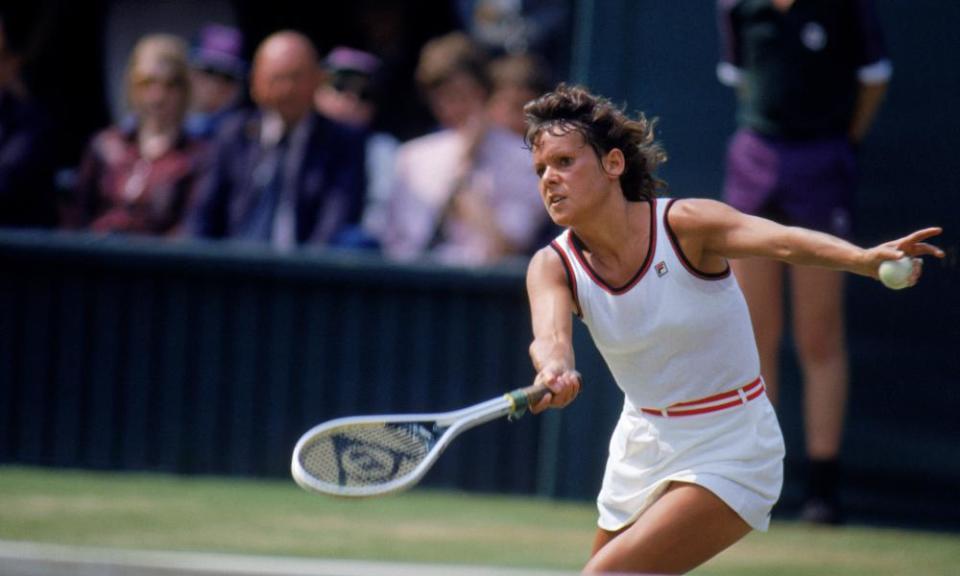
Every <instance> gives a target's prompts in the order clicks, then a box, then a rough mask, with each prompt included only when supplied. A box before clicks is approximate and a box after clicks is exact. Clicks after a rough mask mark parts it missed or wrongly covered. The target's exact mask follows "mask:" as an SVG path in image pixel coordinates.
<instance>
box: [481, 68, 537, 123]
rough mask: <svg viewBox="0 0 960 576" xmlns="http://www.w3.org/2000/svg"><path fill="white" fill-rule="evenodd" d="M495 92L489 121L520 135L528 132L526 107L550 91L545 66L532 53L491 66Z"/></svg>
mask: <svg viewBox="0 0 960 576" xmlns="http://www.w3.org/2000/svg"><path fill="white" fill-rule="evenodd" d="M490 79H491V81H492V83H493V92H492V93H491V94H490V101H489V102H488V104H487V110H488V114H489V115H490V120H491V121H492V122H493V123H494V124H496V125H497V126H500V127H501V128H506V129H507V130H510V131H511V132H514V133H515V134H517V135H519V136H523V135H524V134H526V131H527V121H526V117H525V116H524V114H523V105H524V104H526V103H527V102H529V101H530V100H533V99H534V98H536V97H537V96H540V95H541V94H543V93H544V92H546V91H547V90H548V89H549V88H550V80H549V73H548V72H547V69H546V63H545V62H543V60H541V59H540V58H538V57H536V56H534V55H532V54H510V55H507V56H501V57H499V58H497V59H495V60H494V61H493V62H491V63H490Z"/></svg>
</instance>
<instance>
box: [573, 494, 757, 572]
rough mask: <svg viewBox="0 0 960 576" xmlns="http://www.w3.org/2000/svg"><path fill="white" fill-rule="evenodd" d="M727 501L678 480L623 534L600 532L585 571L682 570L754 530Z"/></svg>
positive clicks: (623, 531) (711, 556) (695, 564)
mask: <svg viewBox="0 0 960 576" xmlns="http://www.w3.org/2000/svg"><path fill="white" fill-rule="evenodd" d="M750 530H751V528H750V526H749V525H748V524H747V523H746V522H744V520H743V519H742V518H740V516H739V515H738V514H737V513H736V512H734V511H733V509H732V508H730V507H729V506H727V505H726V504H725V503H724V502H723V500H721V499H720V498H719V497H717V496H716V495H715V494H713V493H712V492H710V491H709V490H707V489H706V488H704V487H702V486H697V485H695V484H686V483H681V482H675V483H673V484H671V485H670V487H669V488H668V489H667V491H666V492H665V493H664V494H663V496H661V497H660V498H659V499H658V500H657V501H656V502H655V503H654V504H653V506H651V507H650V508H649V509H648V510H646V511H645V512H644V513H643V514H642V515H641V516H640V518H638V519H637V521H636V522H634V523H633V524H632V525H631V526H629V527H628V528H626V529H624V530H622V531H621V532H620V533H612V532H606V531H603V530H600V531H598V534H597V538H596V540H595V543H594V553H593V556H592V557H591V559H590V561H589V562H588V563H587V565H586V567H585V568H584V573H585V574H600V573H647V574H682V573H684V572H687V571H690V570H692V569H694V568H696V567H697V566H699V565H701V564H703V563H704V562H706V561H707V560H709V559H710V558H713V557H714V556H716V555H717V554H719V553H720V552H722V551H723V550H724V549H726V548H728V547H729V546H731V545H732V544H734V543H735V542H737V541H738V540H740V539H741V538H743V537H744V536H746V535H747V534H748V533H749V532H750Z"/></svg>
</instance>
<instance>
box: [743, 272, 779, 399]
mask: <svg viewBox="0 0 960 576" xmlns="http://www.w3.org/2000/svg"><path fill="white" fill-rule="evenodd" d="M731 265H732V267H733V273H734V274H735V275H736V277H737V283H739V284H740V289H741V290H743V295H744V297H745V298H746V299H747V306H748V307H749V308H750V319H751V320H752V322H753V333H754V336H755V337H756V341H757V351H758V352H759V353H760V373H761V374H762V375H763V380H764V383H765V384H766V388H767V396H768V397H769V398H770V401H771V402H772V403H774V404H776V403H777V392H778V390H779V384H780V341H781V339H782V338H783V316H784V314H783V276H784V265H783V263H781V262H776V261H774V260H763V259H754V258H749V259H745V260H734V261H733V262H732V263H731Z"/></svg>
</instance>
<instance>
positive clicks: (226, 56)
mask: <svg viewBox="0 0 960 576" xmlns="http://www.w3.org/2000/svg"><path fill="white" fill-rule="evenodd" d="M190 65H191V66H193V67H194V68H198V69H201V70H208V71H210V72H214V73H216V74H223V75H225V76H230V77H231V78H236V79H238V80H239V79H241V78H243V76H244V75H245V74H246V73H247V63H246V61H245V60H244V59H243V34H241V32H240V31H239V30H237V29H236V28H233V27H230V26H224V25H222V24H208V25H206V26H204V27H203V28H202V29H201V30H200V34H199V35H198V36H197V39H196V42H195V43H194V45H193V47H192V48H191V50H190Z"/></svg>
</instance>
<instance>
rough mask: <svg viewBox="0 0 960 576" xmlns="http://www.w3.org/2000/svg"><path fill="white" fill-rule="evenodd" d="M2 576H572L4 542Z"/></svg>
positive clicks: (484, 568) (1, 542)
mask: <svg viewBox="0 0 960 576" xmlns="http://www.w3.org/2000/svg"><path fill="white" fill-rule="evenodd" d="M0 574H2V575H3V576H172V575H174V574H176V575H177V576H230V575H238V576H571V575H572V574H573V573H572V572H558V571H551V570H519V569H514V568H496V567H492V566H458V565H449V564H446V565H445V564H410V563H401V564H394V563H387V562H367V561H361V560H318V559H307V558H290V557H279V556H277V557H274V556H245V555H234V554H210V553H198V552H157V551H148V550H124V549H116V548H88V547H84V546H62V545H58V544H39V543H35V542H15V541H10V540H0Z"/></svg>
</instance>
